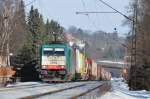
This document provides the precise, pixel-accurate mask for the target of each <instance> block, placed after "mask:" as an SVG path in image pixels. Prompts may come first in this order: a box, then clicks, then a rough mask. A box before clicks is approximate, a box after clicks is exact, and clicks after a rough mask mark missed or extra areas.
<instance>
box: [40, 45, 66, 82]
mask: <svg viewBox="0 0 150 99" xmlns="http://www.w3.org/2000/svg"><path fill="white" fill-rule="evenodd" d="M68 54H69V49H68V47H67V44H47V45H42V47H41V63H40V64H41V79H42V80H48V81H49V80H53V79H61V80H63V79H65V78H66V76H67V73H68V68H69V63H68V61H67V60H68V57H67V56H68Z"/></svg>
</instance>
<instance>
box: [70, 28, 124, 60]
mask: <svg viewBox="0 0 150 99" xmlns="http://www.w3.org/2000/svg"><path fill="white" fill-rule="evenodd" d="M68 32H71V33H72V35H73V36H74V37H76V38H78V39H81V40H85V41H86V42H87V43H88V45H89V47H88V49H87V51H88V56H89V57H92V58H93V59H111V60H116V59H122V58H123V56H124V48H123V46H122V43H124V41H125V38H123V37H118V33H117V32H114V33H106V32H104V31H96V32H91V31H87V30H82V29H80V28H76V27H73V26H72V27H70V28H69V29H68Z"/></svg>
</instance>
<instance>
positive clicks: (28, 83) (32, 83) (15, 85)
mask: <svg viewBox="0 0 150 99" xmlns="http://www.w3.org/2000/svg"><path fill="white" fill-rule="evenodd" d="M37 84H41V82H17V83H15V84H8V85H7V86H6V87H17V86H28V85H37Z"/></svg>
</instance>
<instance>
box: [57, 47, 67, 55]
mask: <svg viewBox="0 0 150 99" xmlns="http://www.w3.org/2000/svg"><path fill="white" fill-rule="evenodd" d="M55 55H60V56H64V55H65V51H64V48H55Z"/></svg>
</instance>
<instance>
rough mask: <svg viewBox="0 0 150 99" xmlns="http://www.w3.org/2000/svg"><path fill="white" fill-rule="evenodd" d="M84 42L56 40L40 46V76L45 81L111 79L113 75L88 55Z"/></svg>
mask: <svg viewBox="0 0 150 99" xmlns="http://www.w3.org/2000/svg"><path fill="white" fill-rule="evenodd" d="M83 45H84V44H83V42H80V44H73V45H72V46H70V45H69V43H64V42H54V43H49V44H43V45H42V46H41V48H40V78H41V79H42V80H43V81H72V80H110V79H111V75H110V73H109V72H108V71H106V70H105V69H104V68H102V67H101V66H100V65H99V64H97V63H96V62H95V61H94V60H92V59H91V58H88V57H86V56H87V55H86V52H85V50H86V49H85V47H84V46H83Z"/></svg>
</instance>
